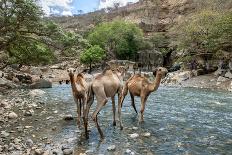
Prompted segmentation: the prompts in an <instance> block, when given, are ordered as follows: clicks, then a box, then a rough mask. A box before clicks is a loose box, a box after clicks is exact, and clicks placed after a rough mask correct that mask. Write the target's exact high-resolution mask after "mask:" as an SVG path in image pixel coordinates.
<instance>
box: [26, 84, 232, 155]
mask: <svg viewBox="0 0 232 155" xmlns="http://www.w3.org/2000/svg"><path fill="white" fill-rule="evenodd" d="M45 92H46V94H45V95H44V97H43V98H42V99H41V100H42V101H41V102H42V103H43V104H44V109H43V110H41V109H38V110H37V111H35V113H37V114H35V115H34V116H32V117H30V118H29V119H30V120H27V121H26V122H27V125H31V126H33V127H34V129H36V132H34V131H32V133H30V134H29V135H28V136H30V135H33V134H34V136H33V137H36V138H34V140H36V139H37V140H38V139H43V138H45V139H50V140H51V141H52V146H51V145H47V146H46V147H48V148H49V147H53V146H60V145H61V144H66V145H68V146H69V147H73V148H74V152H75V154H77V155H79V153H84V152H86V151H87V154H133V153H134V154H149V155H152V154H172V155H173V154H194V155H195V154H232V94H231V93H229V92H220V91H211V90H206V89H205V90H204V89H196V88H179V87H162V86H161V87H160V88H159V89H158V91H156V92H153V93H151V95H150V96H149V98H148V100H147V104H146V109H145V113H144V120H145V122H144V123H142V124H139V123H138V115H136V113H135V112H134V110H133V108H132V106H131V101H130V97H129V95H128V96H127V97H126V99H125V101H124V104H123V108H122V120H123V125H124V129H123V130H120V128H119V124H117V126H116V127H113V125H112V105H111V101H109V102H108V103H107V104H106V106H105V107H104V108H103V110H102V111H101V112H100V114H99V116H98V118H99V119H98V120H99V122H100V126H101V128H102V130H103V133H104V135H105V139H104V140H100V137H99V134H98V132H97V129H96V128H95V126H94V123H93V121H92V120H91V119H90V124H89V129H90V138H89V139H88V140H85V138H84V133H83V129H80V130H79V129H77V126H76V117H75V118H74V120H71V121H64V120H63V119H62V118H63V116H64V115H66V114H72V115H73V116H76V105H75V103H74V101H73V98H72V94H71V88H70V86H68V85H61V86H60V85H57V86H54V87H53V88H50V89H45ZM135 102H136V107H137V109H138V111H139V109H140V98H135ZM116 103H117V102H116ZM95 105H96V103H94V104H93V106H92V108H91V112H90V114H91V113H92V112H93V110H94V109H95ZM116 107H117V106H116ZM40 110H41V111H40ZM43 111H46V112H43ZM89 118H91V117H89ZM27 119H28V118H27ZM136 127H137V128H136ZM147 132H148V133H150V134H151V136H149V137H145V136H144V134H145V133H147ZM134 133H137V134H138V135H139V137H137V138H134V139H133V138H131V137H130V134H134ZM111 145H115V146H116V149H115V151H108V150H107V148H108V147H109V146H111ZM129 150H130V151H131V152H130V151H129ZM126 151H127V152H128V153H126ZM129 152H130V153H129Z"/></svg>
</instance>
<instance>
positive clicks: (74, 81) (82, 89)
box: [67, 68, 88, 127]
mask: <svg viewBox="0 0 232 155" xmlns="http://www.w3.org/2000/svg"><path fill="white" fill-rule="evenodd" d="M67 71H68V73H69V77H70V81H71V86H72V93H73V98H74V101H75V103H76V104H77V125H78V127H80V122H81V116H84V113H85V106H86V104H87V97H88V83H87V82H86V80H85V78H84V75H83V74H82V73H79V74H77V76H76V78H75V77H74V73H75V71H76V70H75V69H73V68H69V69H68V70H67ZM81 108H83V115H81ZM84 121H85V120H84V117H83V122H84Z"/></svg>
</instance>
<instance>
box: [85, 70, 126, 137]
mask: <svg viewBox="0 0 232 155" xmlns="http://www.w3.org/2000/svg"><path fill="white" fill-rule="evenodd" d="M125 72H126V69H125V68H124V67H119V68H118V69H116V70H112V69H105V70H104V71H103V73H101V74H98V75H97V76H96V77H95V78H94V79H93V81H92V84H91V86H90V91H89V99H88V103H87V107H86V113H85V120H86V123H85V129H86V133H87V126H88V122H87V121H88V113H89V109H90V107H91V105H92V103H93V100H94V95H95V96H96V99H97V106H96V109H95V111H94V112H93V114H92V119H93V121H94V122H95V125H96V127H97V129H98V132H99V134H100V136H101V138H104V135H103V132H102V130H101V128H100V126H99V124H98V119H97V116H98V113H99V112H100V111H101V109H102V108H103V106H105V105H106V103H107V101H108V99H107V98H109V97H110V98H111V100H112V110H113V126H116V121H115V111H116V109H115V95H116V94H118V97H119V98H120V96H121V92H122V88H123V84H122V81H123V75H124V74H125ZM119 101H120V100H119V99H118V108H121V106H120V105H119ZM87 138H88V137H87Z"/></svg>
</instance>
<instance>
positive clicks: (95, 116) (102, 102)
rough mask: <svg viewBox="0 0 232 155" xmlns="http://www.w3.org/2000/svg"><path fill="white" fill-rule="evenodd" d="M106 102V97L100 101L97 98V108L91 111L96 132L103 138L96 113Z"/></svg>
mask: <svg viewBox="0 0 232 155" xmlns="http://www.w3.org/2000/svg"><path fill="white" fill-rule="evenodd" d="M106 102H107V99H106V98H105V99H103V100H101V102H99V100H98V99H97V108H96V110H95V111H94V112H93V115H92V118H93V121H94V122H95V125H96V127H97V129H98V132H99V134H100V136H101V138H102V139H103V138H104V135H103V132H102V130H101V128H100V126H99V124H98V120H97V115H98V113H99V112H100V111H101V109H102V107H103V106H104V105H105V104H106Z"/></svg>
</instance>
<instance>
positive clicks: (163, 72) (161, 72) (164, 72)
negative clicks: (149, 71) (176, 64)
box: [153, 67, 168, 78]
mask: <svg viewBox="0 0 232 155" xmlns="http://www.w3.org/2000/svg"><path fill="white" fill-rule="evenodd" d="M167 73H168V70H167V69H166V68H164V67H157V68H156V69H155V70H154V71H153V75H154V76H157V75H160V76H161V77H162V78H164V77H165V76H166V75H167Z"/></svg>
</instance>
